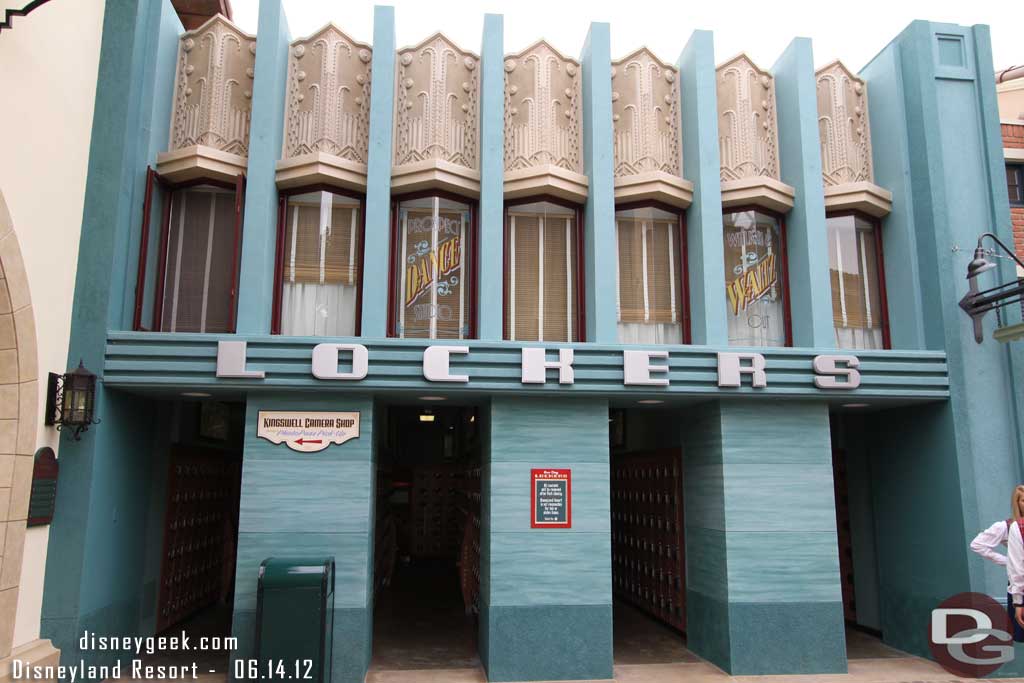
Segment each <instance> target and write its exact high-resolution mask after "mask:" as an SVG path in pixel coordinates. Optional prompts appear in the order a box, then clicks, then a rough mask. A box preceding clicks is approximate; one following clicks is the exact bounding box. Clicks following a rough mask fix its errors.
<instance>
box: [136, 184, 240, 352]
mask: <svg viewBox="0 0 1024 683" xmlns="http://www.w3.org/2000/svg"><path fill="white" fill-rule="evenodd" d="M244 183H245V179H244V178H243V177H242V176H238V178H237V179H236V181H235V183H234V185H230V184H227V183H221V182H218V181H206V180H200V181H192V182H189V183H183V184H179V185H173V184H171V183H168V182H167V181H165V180H164V179H162V178H161V177H160V176H159V175H157V174H156V173H155V172H154V171H153V170H152V169H148V170H147V174H146V194H145V199H144V201H143V220H142V231H141V236H140V241H139V269H138V277H137V280H136V283H135V313H134V316H133V322H132V327H133V329H136V330H153V331H162V332H233V331H234V329H235V305H236V298H237V289H238V256H239V254H238V250H239V245H240V244H241V241H242V240H241V236H242V206H243V204H244V199H243V187H244ZM154 220H159V221H160V223H161V228H160V231H159V232H156V231H150V224H151V223H152V222H153V221H154ZM144 320H149V321H151V323H150V327H146V326H145V324H144V322H143V321H144Z"/></svg>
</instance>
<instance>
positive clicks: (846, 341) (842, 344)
mask: <svg viewBox="0 0 1024 683" xmlns="http://www.w3.org/2000/svg"><path fill="white" fill-rule="evenodd" d="M835 330H836V346H837V347H839V348H840V349H880V348H882V328H880V327H837V328H835Z"/></svg>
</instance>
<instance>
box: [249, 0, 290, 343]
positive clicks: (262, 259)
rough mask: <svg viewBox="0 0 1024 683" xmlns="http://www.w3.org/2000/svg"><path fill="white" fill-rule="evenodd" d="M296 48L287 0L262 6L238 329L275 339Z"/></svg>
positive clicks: (271, 0) (264, 0)
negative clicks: (282, 178) (291, 50)
mask: <svg viewBox="0 0 1024 683" xmlns="http://www.w3.org/2000/svg"><path fill="white" fill-rule="evenodd" d="M290 42H291V34H290V33H289V32H288V20H287V18H286V17H285V13H284V6H283V5H282V3H281V0H261V2H260V13H259V24H258V28H257V29H256V67H255V77H254V79H253V86H252V118H251V120H250V122H249V165H248V170H247V171H246V181H245V216H244V220H243V225H242V249H241V255H240V259H239V276H238V312H237V325H236V329H237V330H238V332H239V333H240V334H270V318H271V315H272V308H273V307H272V306H271V302H272V301H273V300H274V251H275V246H276V244H277V182H276V180H275V173H276V168H277V160H278V159H280V158H281V143H282V140H283V136H284V99H285V87H286V85H287V73H288V44H289V43H290Z"/></svg>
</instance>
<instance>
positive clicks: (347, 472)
mask: <svg viewBox="0 0 1024 683" xmlns="http://www.w3.org/2000/svg"><path fill="white" fill-rule="evenodd" d="M262 409H270V410H323V409H324V402H323V398H322V397H320V398H317V397H316V396H313V395H307V396H295V395H291V394H258V395H250V397H249V400H248V402H247V404H246V412H245V414H246V420H245V446H244V455H243V461H242V489H241V501H240V504H239V515H238V559H237V561H236V564H235V604H234V619H233V621H232V635H233V636H235V637H236V638H238V639H239V648H238V650H236V651H234V652H233V653H232V657H233V658H236V659H237V658H241V659H245V658H249V657H252V656H254V652H253V649H252V648H253V645H254V637H255V625H256V623H255V622H256V588H257V576H258V572H259V566H260V563H261V562H262V561H263V560H265V559H266V558H268V557H271V556H274V555H277V556H317V555H333V556H334V562H335V577H334V656H333V663H332V667H331V668H332V677H331V680H332V681H333V683H362V680H363V678H364V676H365V675H366V669H367V667H368V666H369V663H370V648H371V634H372V630H373V612H372V602H373V525H374V482H375V476H376V473H375V463H374V455H373V427H374V410H373V400H372V398H370V397H368V396H350V395H345V396H343V397H335V398H334V399H333V400H332V401H331V409H332V410H340V411H357V412H359V414H360V415H359V437H358V438H357V439H353V440H351V441H347V442H345V443H344V444H341V445H334V446H330V447H329V448H328V449H327V450H324V451H321V452H319V453H297V452H295V451H292V450H289V449H288V447H287V446H285V445H284V444H280V445H274V444H272V443H270V442H269V441H267V440H265V439H260V438H257V436H256V428H257V414H258V413H259V411H260V410H262Z"/></svg>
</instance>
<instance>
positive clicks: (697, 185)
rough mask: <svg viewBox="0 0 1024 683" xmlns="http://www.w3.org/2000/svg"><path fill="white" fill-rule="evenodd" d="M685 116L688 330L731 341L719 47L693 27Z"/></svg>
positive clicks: (682, 63) (685, 68)
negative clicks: (689, 187)
mask: <svg viewBox="0 0 1024 683" xmlns="http://www.w3.org/2000/svg"><path fill="white" fill-rule="evenodd" d="M677 66H678V67H679V85H680V88H679V90H680V96H681V97H682V106H681V107H680V111H681V112H682V117H683V122H682V123H683V128H682V130H683V177H684V178H686V179H687V180H689V181H690V182H692V183H693V203H692V204H691V205H690V208H689V209H687V211H686V247H687V255H688V263H687V267H688V270H689V275H690V281H689V283H688V289H687V291H688V292H689V295H690V310H691V316H690V334H691V337H692V340H693V343H694V344H708V345H713V344H718V345H722V346H725V345H726V344H728V342H729V334H728V325H727V323H726V319H725V247H724V245H723V239H722V183H721V162H720V160H719V152H718V99H717V98H718V95H717V90H716V85H715V46H714V43H713V38H712V34H711V32H710V31H694V32H693V35H692V36H690V40H689V41H688V42H687V43H686V47H684V48H683V52H682V54H680V55H679V61H678V62H677Z"/></svg>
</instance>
